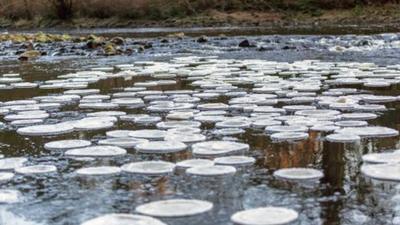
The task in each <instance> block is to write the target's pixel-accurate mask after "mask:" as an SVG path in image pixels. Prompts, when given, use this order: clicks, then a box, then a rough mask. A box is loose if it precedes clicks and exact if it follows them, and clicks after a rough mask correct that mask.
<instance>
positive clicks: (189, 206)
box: [136, 199, 213, 217]
mask: <svg viewBox="0 0 400 225" xmlns="http://www.w3.org/2000/svg"><path fill="white" fill-rule="evenodd" d="M212 208H213V204H212V203H211V202H208V201H201V200H194V199H172V200H162V201H155V202H150V203H147V204H143V205H140V206H138V207H136V211H137V212H139V213H141V214H145V215H149V216H159V217H185V216H193V215H197V214H201V213H205V212H208V211H210V210H211V209H212Z"/></svg>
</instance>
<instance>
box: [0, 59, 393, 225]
mask: <svg viewBox="0 0 400 225" xmlns="http://www.w3.org/2000/svg"><path fill="white" fill-rule="evenodd" d="M114 71H118V72H116V73H114ZM136 77H148V78H149V79H148V81H141V82H134V83H133V85H132V86H131V87H126V88H124V89H123V90H122V91H121V90H118V91H113V92H112V93H104V92H103V91H102V90H100V89H92V88H90V89H89V88H88V85H89V84H92V83H96V82H98V81H100V80H103V79H109V78H124V79H127V80H128V79H132V78H136ZM399 77H400V68H397V67H378V66H376V65H374V64H369V63H331V62H320V61H297V62H294V63H281V62H270V61H264V60H241V61H237V60H220V59H217V58H216V57H182V58H175V59H173V60H172V61H171V62H152V61H148V62H136V63H134V64H129V65H117V66H116V67H115V68H114V67H110V68H97V69H95V70H91V71H82V72H77V73H70V74H65V75H61V76H59V77H58V78H57V79H54V80H48V81H45V82H44V83H41V84H40V85H39V86H38V87H39V88H40V89H60V90H61V89H63V90H64V92H63V94H59V95H47V96H37V97H33V98H31V99H25V100H14V101H8V102H1V104H0V113H1V114H2V115H4V117H3V120H4V123H5V124H6V125H7V126H9V127H10V128H11V129H14V128H15V129H16V132H17V133H18V134H20V135H23V136H49V138H51V137H52V136H58V135H63V134H67V133H73V132H87V131H101V132H104V133H105V137H104V138H100V140H98V139H96V140H80V139H67V140H57V141H49V142H47V143H46V144H45V145H44V148H45V149H46V150H48V151H59V152H62V155H64V156H65V157H68V158H75V159H79V158H81V159H82V158H84V159H90V160H96V159H98V158H106V157H107V158H112V157H124V156H126V155H127V154H145V155H146V154H147V155H148V154H151V155H165V154H179V153H189V154H190V155H191V156H192V158H190V159H187V160H184V161H180V162H177V163H173V162H169V161H162V160H148V161H134V162H127V163H125V164H123V165H120V166H109V165H104V166H95V167H83V168H80V169H77V170H76V171H75V173H76V175H78V176H106V175H108V176H109V175H123V174H125V175H140V176H166V175H173V174H174V173H175V170H177V169H180V170H182V169H183V170H184V171H185V174H186V175H187V176H201V177H218V176H228V175H234V174H236V173H237V171H238V170H239V169H240V168H243V167H247V166H252V165H253V164H255V161H256V159H255V158H253V157H249V156H247V154H248V152H249V149H250V146H249V145H248V144H246V143H242V142H240V137H241V135H242V134H244V133H246V132H247V131H253V132H260V131H261V132H263V133H264V134H265V135H266V137H265V138H266V139H267V138H269V139H270V140H272V141H273V142H283V141H285V142H297V141H303V140H307V139H308V138H309V136H310V132H318V133H321V135H322V136H323V141H328V142H339V143H347V142H357V141H360V140H361V139H363V138H377V137H382V138H385V137H394V136H397V135H398V131H397V130H395V129H392V128H388V127H382V126H373V125H370V124H369V121H370V120H373V119H376V118H378V117H379V116H381V115H382V114H383V113H384V112H385V111H386V110H387V105H388V104H395V103H396V102H398V101H399V100H400V99H399V97H398V96H383V95H374V94H372V93H371V92H366V91H363V90H362V88H368V89H373V88H386V87H389V86H391V85H396V84H398V83H399V82H400V79H399ZM178 81H179V82H186V83H188V85H189V86H190V88H188V89H184V90H170V88H169V89H168V90H163V87H164V86H170V85H176V84H177V82H178ZM1 82H3V83H4V82H7V83H12V84H14V83H17V82H21V81H20V80H18V77H17V76H16V75H15V76H14V75H12V76H11V75H3V77H1V78H0V83H1ZM26 85H27V84H26ZM343 85H344V86H346V85H347V86H352V87H351V88H348V87H347V88H337V87H336V86H343ZM19 86H23V85H22V84H21V83H19ZM354 86H357V87H359V88H354ZM67 105H68V106H76V107H75V108H76V110H77V111H78V112H79V113H78V114H79V115H80V116H79V117H77V118H73V119H68V120H63V119H62V118H61V119H60V115H61V117H62V114H61V113H62V112H63V107H64V106H67ZM132 112H133V113H132ZM119 123H128V124H130V126H131V127H135V128H132V129H125V130H120V129H117V128H116V127H117V125H118V124H119ZM132 124H134V126H133V125H132ZM138 127H139V128H138ZM385 154H386V155H385ZM399 156H400V154H399V153H396V152H395V153H381V154H375V155H374V154H372V155H366V156H364V161H368V162H373V163H379V164H377V165H369V166H363V168H362V172H363V173H364V174H366V175H368V176H371V177H374V178H376V177H379V178H381V179H389V180H399V177H400V174H394V175H393V174H385V170H387V169H391V170H392V169H396V171H397V170H398V171H400V166H399V165H400V164H394V163H398V161H400V157H399ZM397 159H399V160H397ZM28 164H29V162H28V160H27V159H26V158H4V159H0V170H1V171H5V172H1V173H0V181H1V182H5V181H9V180H11V179H13V176H14V175H15V174H14V173H17V174H22V175H26V176H27V175H33V174H48V173H56V172H57V168H56V167H55V166H53V165H29V166H28ZM273 175H274V177H276V178H277V179H285V180H291V181H299V180H300V181H301V180H318V179H320V178H322V177H323V176H324V175H323V173H322V172H321V171H319V170H317V169H312V168H287V169H279V170H276V171H275V172H274V174H273ZM19 196H20V194H19V193H18V192H15V191H13V190H0V203H2V202H9V203H12V202H15V201H16V199H17V198H19ZM212 208H213V204H212V203H211V202H207V201H202V200H195V199H170V200H163V201H155V202H150V203H146V204H143V205H139V206H138V207H136V210H135V211H136V212H137V213H138V215H134V214H107V215H103V216H100V217H98V218H94V219H91V220H88V221H86V222H84V223H83V225H99V224H149V225H150V224H152V225H153V224H154V225H162V224H165V223H164V222H162V221H161V220H159V219H156V218H153V217H182V216H192V215H196V214H201V213H206V212H209V211H211V210H212ZM139 214H141V215H139ZM297 217H298V214H297V212H295V211H294V210H291V209H288V208H279V207H271V206H268V207H262V208H256V209H249V210H245V211H241V212H237V213H235V214H233V215H232V217H231V220H232V221H233V222H234V223H236V224H246V225H261V224H263V225H265V224H286V223H290V222H292V221H294V220H296V219H297Z"/></svg>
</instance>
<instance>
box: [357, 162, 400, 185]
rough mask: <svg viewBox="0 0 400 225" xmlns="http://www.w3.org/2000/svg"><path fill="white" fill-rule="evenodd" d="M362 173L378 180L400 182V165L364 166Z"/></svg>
mask: <svg viewBox="0 0 400 225" xmlns="http://www.w3.org/2000/svg"><path fill="white" fill-rule="evenodd" d="M361 173H363V174H364V175H366V176H368V177H371V178H374V179H377V180H387V181H400V164H397V163H391V164H386V163H384V164H369V165H362V166H361Z"/></svg>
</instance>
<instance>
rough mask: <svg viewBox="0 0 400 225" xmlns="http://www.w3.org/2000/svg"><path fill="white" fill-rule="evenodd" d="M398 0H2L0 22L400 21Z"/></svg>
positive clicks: (150, 24) (50, 24)
mask: <svg viewBox="0 0 400 225" xmlns="http://www.w3.org/2000/svg"><path fill="white" fill-rule="evenodd" d="M399 10H400V3H398V0H374V1H372V0H371V1H368V0H112V1H111V0H85V1H78V0H35V1H30V0H3V1H0V15H1V17H0V27H3V28H47V27H65V28H93V27H132V26H135V27H158V26H185V27H191V26H226V25H237V26H249V25H251V26H271V25H273V26H275V25H276V26H287V25H291V26H296V25H325V24H326V25H329V24H332V25H338V26H339V25H343V24H344V25H345V24H366V25H369V24H372V25H379V24H381V25H387V24H391V25H393V26H400V25H399V24H400V23H399V22H400V18H399V16H398V12H399Z"/></svg>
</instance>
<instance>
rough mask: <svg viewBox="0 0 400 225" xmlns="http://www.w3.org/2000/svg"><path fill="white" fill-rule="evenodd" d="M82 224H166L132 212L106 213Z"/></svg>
mask: <svg viewBox="0 0 400 225" xmlns="http://www.w3.org/2000/svg"><path fill="white" fill-rule="evenodd" d="M81 225H166V224H165V223H163V222H161V221H160V220H158V219H155V218H152V217H149V216H141V215H132V214H122V213H120V214H106V215H103V216H99V217H96V218H94V219H90V220H87V221H85V222H83V223H81Z"/></svg>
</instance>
